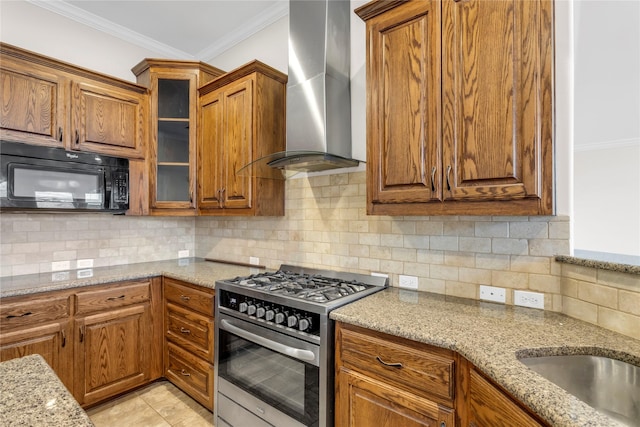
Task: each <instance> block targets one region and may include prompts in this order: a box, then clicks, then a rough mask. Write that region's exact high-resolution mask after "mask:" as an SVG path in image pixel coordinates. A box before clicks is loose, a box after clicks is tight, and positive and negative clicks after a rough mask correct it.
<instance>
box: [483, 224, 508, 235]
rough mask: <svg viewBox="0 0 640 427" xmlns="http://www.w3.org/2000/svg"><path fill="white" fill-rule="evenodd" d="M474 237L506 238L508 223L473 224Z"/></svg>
mask: <svg viewBox="0 0 640 427" xmlns="http://www.w3.org/2000/svg"><path fill="white" fill-rule="evenodd" d="M475 236H476V237H508V236H509V223H507V222H492V221H486V222H485V221H478V222H476V224H475Z"/></svg>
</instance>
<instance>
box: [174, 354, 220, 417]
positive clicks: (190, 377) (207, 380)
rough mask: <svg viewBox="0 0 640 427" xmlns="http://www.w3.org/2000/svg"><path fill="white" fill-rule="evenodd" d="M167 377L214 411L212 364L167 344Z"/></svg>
mask: <svg viewBox="0 0 640 427" xmlns="http://www.w3.org/2000/svg"><path fill="white" fill-rule="evenodd" d="M165 376H166V377H167V378H168V379H169V380H170V381H171V382H172V383H174V384H176V385H177V386H178V387H179V388H180V389H181V390H183V391H185V392H186V393H187V394H189V395H190V396H191V397H193V398H194V399H195V400H197V401H198V402H200V403H201V404H202V405H204V406H205V407H207V408H208V409H209V410H213V365H212V364H210V363H207V362H205V361H204V360H202V359H200V358H198V357H196V356H194V355H193V354H191V353H189V352H187V351H185V350H182V349H180V348H179V347H177V346H175V345H173V344H172V343H167V361H166V370H165Z"/></svg>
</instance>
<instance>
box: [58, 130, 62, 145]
mask: <svg viewBox="0 0 640 427" xmlns="http://www.w3.org/2000/svg"><path fill="white" fill-rule="evenodd" d="M58 141H60V142H62V126H60V127H59V128H58Z"/></svg>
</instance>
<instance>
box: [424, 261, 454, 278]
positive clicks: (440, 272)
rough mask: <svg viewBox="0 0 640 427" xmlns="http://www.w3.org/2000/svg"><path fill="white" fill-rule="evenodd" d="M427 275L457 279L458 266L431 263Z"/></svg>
mask: <svg viewBox="0 0 640 427" xmlns="http://www.w3.org/2000/svg"><path fill="white" fill-rule="evenodd" d="M429 277H431V278H434V279H445V280H455V281H457V280H458V267H452V266H449V265H431V266H430V268H429Z"/></svg>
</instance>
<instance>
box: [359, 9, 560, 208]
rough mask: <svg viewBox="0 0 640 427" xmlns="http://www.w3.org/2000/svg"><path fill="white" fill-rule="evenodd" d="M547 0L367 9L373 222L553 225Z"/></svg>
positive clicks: (369, 201)
mask: <svg viewBox="0 0 640 427" xmlns="http://www.w3.org/2000/svg"><path fill="white" fill-rule="evenodd" d="M552 12H553V6H552V2H551V1H550V0H532V1H519V0H505V1H499V2H488V1H481V0H465V1H455V0H443V1H441V2H440V1H437V0H432V1H408V2H396V1H394V2H382V1H375V2H371V3H368V4H366V5H364V6H362V7H361V8H359V9H357V10H356V13H358V15H359V16H360V17H362V18H363V19H364V20H365V21H366V22H367V43H368V48H367V90H368V92H369V97H368V106H367V116H368V117H367V123H368V124H367V128H368V130H367V132H368V135H367V170H368V175H367V181H368V182H367V187H368V190H367V212H368V213H370V214H382V215H439V214H455V215H469V214H470V215H491V214H495V215H548V214H553V106H552V100H553V88H552V76H551V74H552V53H553V52H552V51H553V40H552V28H553V22H552V15H553V13H552Z"/></svg>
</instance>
